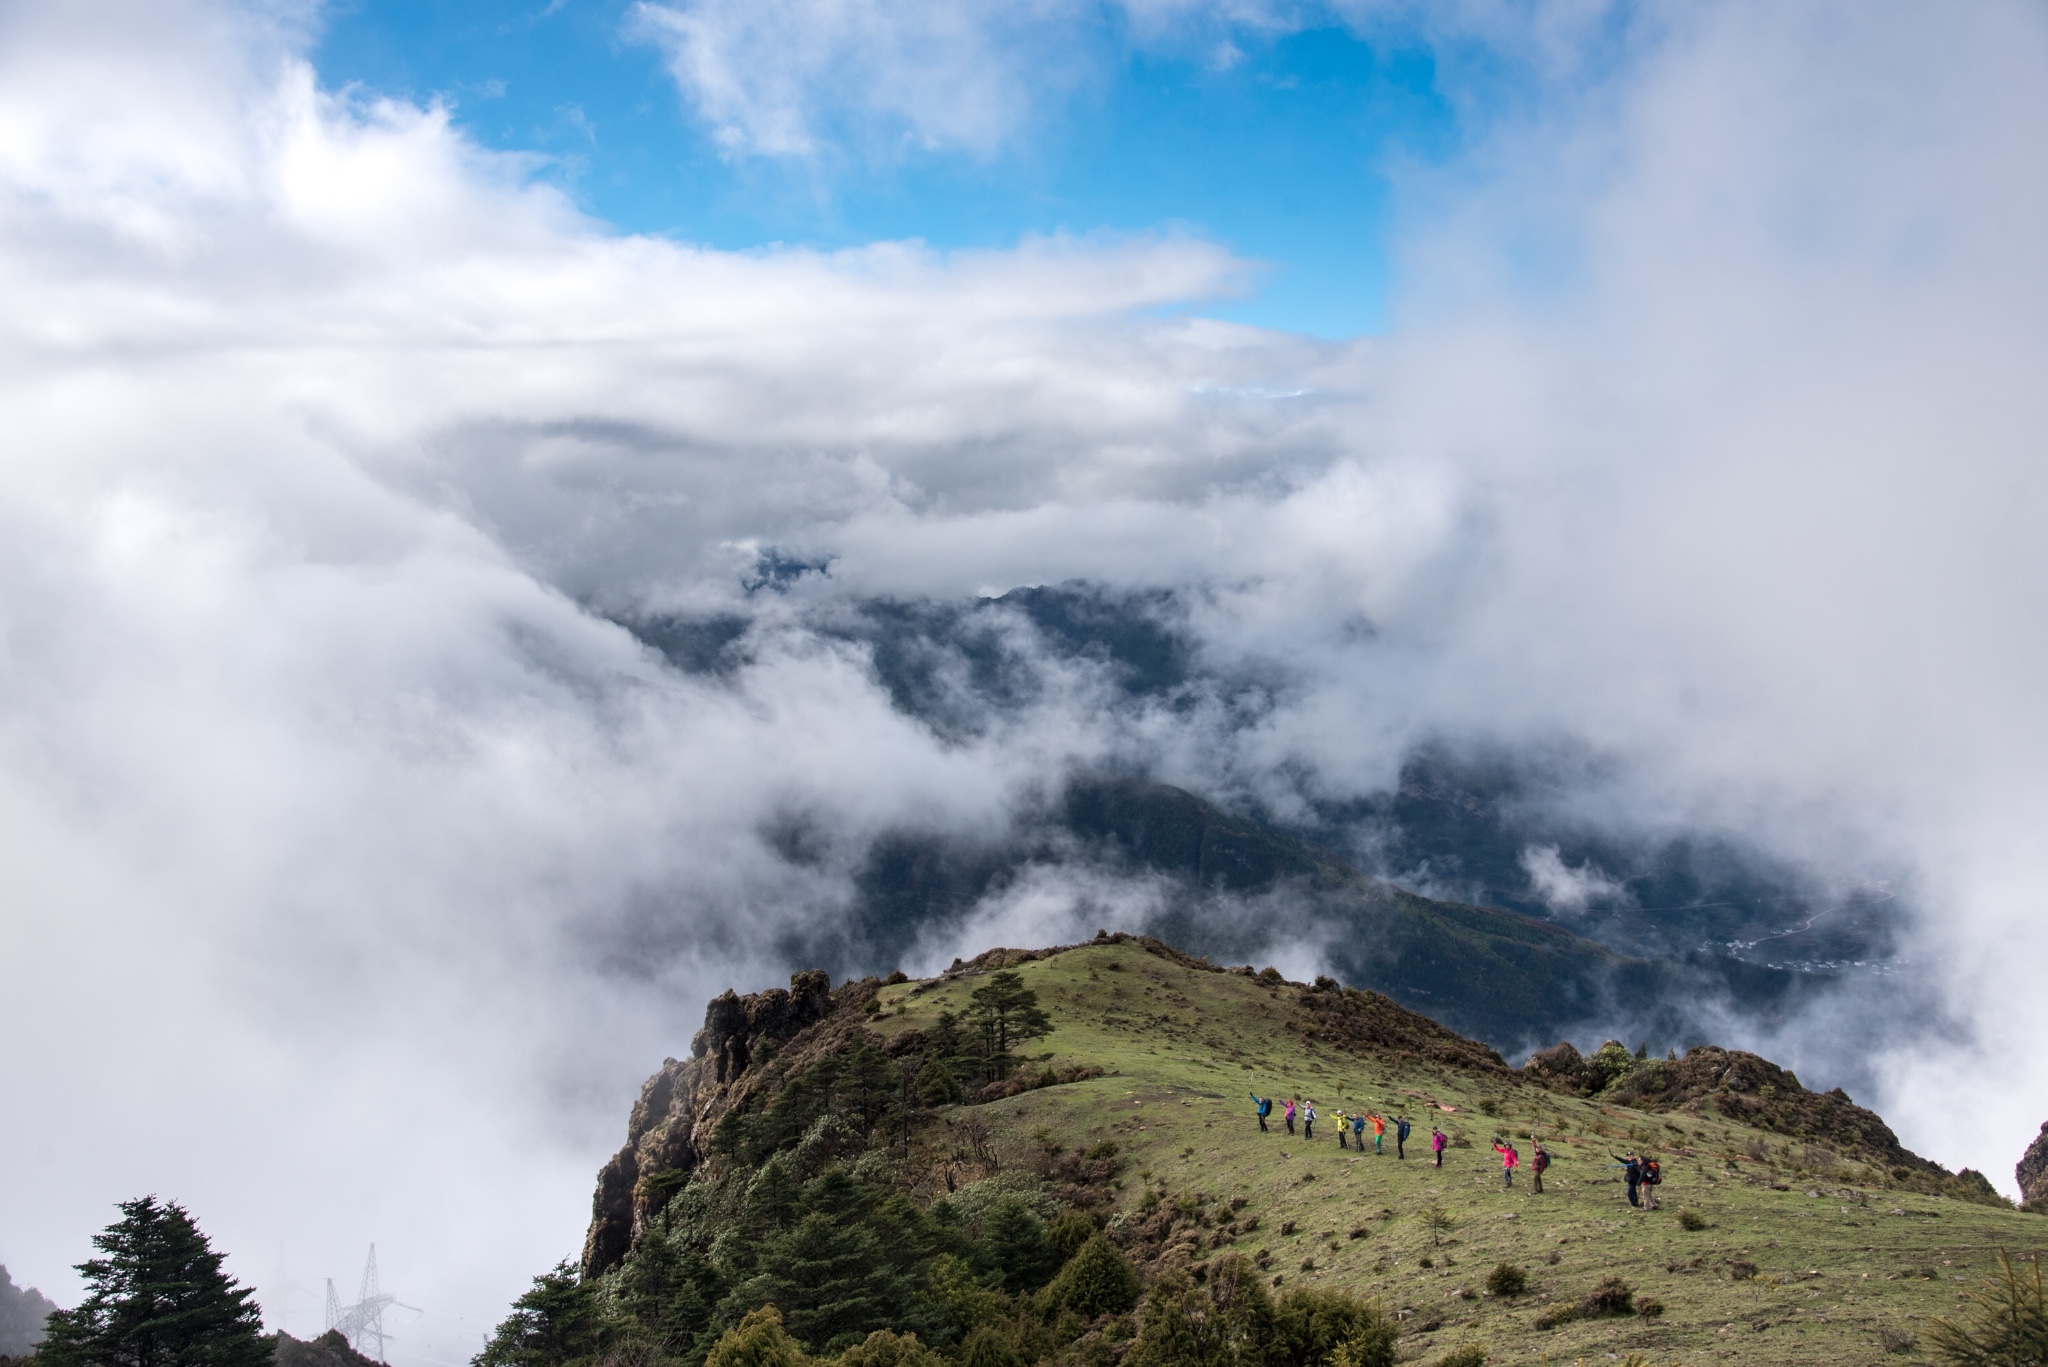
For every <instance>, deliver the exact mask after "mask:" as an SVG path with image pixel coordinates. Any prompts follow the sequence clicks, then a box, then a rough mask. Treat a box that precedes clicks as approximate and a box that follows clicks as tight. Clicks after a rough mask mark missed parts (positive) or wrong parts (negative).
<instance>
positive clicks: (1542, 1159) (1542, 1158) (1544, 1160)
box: [1535, 1149, 1550, 1172]
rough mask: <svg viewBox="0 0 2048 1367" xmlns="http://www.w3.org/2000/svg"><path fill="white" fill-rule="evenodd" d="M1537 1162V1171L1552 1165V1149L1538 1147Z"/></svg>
mask: <svg viewBox="0 0 2048 1367" xmlns="http://www.w3.org/2000/svg"><path fill="white" fill-rule="evenodd" d="M1535 1164H1536V1171H1538V1172H1542V1171H1543V1170H1544V1169H1546V1168H1548V1167H1549V1166H1550V1150H1549V1149H1538V1150H1536V1158H1535Z"/></svg>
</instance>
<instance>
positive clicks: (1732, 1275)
mask: <svg viewBox="0 0 2048 1367" xmlns="http://www.w3.org/2000/svg"><path fill="white" fill-rule="evenodd" d="M1755 1276H1756V1264H1755V1263H1753V1262H1750V1261H1749V1260H1748V1259H1747V1258H1737V1259H1735V1260H1734V1261H1733V1262H1731V1263H1729V1264H1728V1280H1729V1281H1731V1282H1746V1281H1749V1280H1750V1279H1751V1278H1753V1277H1755Z"/></svg>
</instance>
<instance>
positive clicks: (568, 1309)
mask: <svg viewBox="0 0 2048 1367" xmlns="http://www.w3.org/2000/svg"><path fill="white" fill-rule="evenodd" d="M598 1329H599V1323H598V1310H597V1299H596V1297H594V1296H593V1295H591V1291H590V1288H589V1287H587V1286H585V1285H583V1284H582V1282H581V1280H580V1279H579V1278H578V1276H577V1272H576V1265H575V1264H574V1263H570V1262H561V1263H557V1264H556V1265H555V1269H554V1271H552V1272H545V1273H542V1274H541V1275H540V1276H538V1277H535V1278H534V1279H533V1285H532V1286H530V1287H528V1288H527V1290H526V1294H525V1295H523V1296H521V1297H520V1298H519V1299H518V1300H516V1301H514V1302H512V1313H511V1314H509V1315H507V1316H506V1317H505V1321H504V1323H502V1324H500V1325H499V1326H498V1329H497V1332H496V1333H494V1334H492V1335H491V1341H490V1342H489V1343H487V1344H485V1345H484V1350H483V1351H482V1352H480V1353H478V1354H477V1355H476V1356H475V1357H473V1358H471V1359H470V1367H561V1364H563V1363H565V1362H574V1361H575V1360H577V1359H578V1358H585V1357H589V1356H590V1355H591V1354H593V1353H595V1352H596V1351H597V1346H598V1345H597V1336H598Z"/></svg>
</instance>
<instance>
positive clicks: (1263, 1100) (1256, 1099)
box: [1252, 1092, 1273, 1134]
mask: <svg viewBox="0 0 2048 1367" xmlns="http://www.w3.org/2000/svg"><path fill="white" fill-rule="evenodd" d="M1252 1106H1253V1108H1254V1113H1255V1114H1257V1116H1258V1117H1259V1133H1260V1134H1264V1133H1265V1132H1266V1117H1267V1116H1269V1115H1271V1114H1273V1098H1272V1097H1269V1096H1260V1095H1259V1094H1258V1093H1257V1092H1253V1093H1252Z"/></svg>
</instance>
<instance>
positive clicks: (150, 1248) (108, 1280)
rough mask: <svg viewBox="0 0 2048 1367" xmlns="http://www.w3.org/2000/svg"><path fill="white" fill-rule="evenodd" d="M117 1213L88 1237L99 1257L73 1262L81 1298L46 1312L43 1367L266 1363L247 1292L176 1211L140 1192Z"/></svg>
mask: <svg viewBox="0 0 2048 1367" xmlns="http://www.w3.org/2000/svg"><path fill="white" fill-rule="evenodd" d="M119 1209H120V1211H121V1218H120V1219H119V1220H118V1221H116V1222H115V1223H114V1224H111V1225H109V1226H107V1230H106V1232H105V1233H104V1234H96V1235H94V1236H93V1241H92V1242H93V1247H94V1248H97V1249H98V1250H100V1252H102V1253H104V1254H105V1255H106V1256H105V1257H103V1258H92V1259H88V1260H87V1261H85V1262H82V1263H80V1264H79V1265H78V1270H79V1271H80V1272H81V1273H83V1274H84V1275H85V1282H86V1286H87V1288H88V1290H87V1294H86V1297H85V1300H84V1301H82V1302H81V1303H80V1304H79V1306H78V1308H77V1309H76V1310H59V1311H57V1312H56V1313H55V1314H53V1315H51V1316H50V1319H49V1333H48V1336H47V1337H46V1338H45V1339H44V1340H43V1346H42V1351H41V1355H40V1361H41V1362H42V1364H43V1367H269V1363H270V1358H271V1343H270V1341H269V1340H268V1339H266V1338H264V1337H263V1317H262V1312H261V1311H260V1310H259V1309H258V1308H257V1306H256V1305H255V1303H254V1300H253V1297H254V1296H255V1292H253V1291H251V1290H250V1289H249V1288H247V1287H243V1286H238V1285H237V1284H236V1283H235V1280H234V1278H232V1277H230V1276H228V1275H227V1273H225V1272H223V1271H222V1270H221V1262H222V1259H223V1257H224V1256H225V1255H223V1254H219V1253H215V1252H214V1251H213V1250H212V1249H211V1248H210V1247H209V1246H208V1245H207V1242H206V1236H205V1235H204V1234H201V1233H200V1232H199V1227H198V1226H197V1225H196V1224H194V1223H193V1222H192V1217H191V1215H189V1214H188V1213H187V1212H186V1211H185V1208H184V1207H183V1206H180V1205H178V1204H177V1203H176V1202H174V1201H166V1202H163V1203H161V1204H160V1203H159V1202H158V1201H157V1199H156V1198H155V1197H154V1196H145V1197H143V1198H141V1199H140V1200H136V1201H123V1202H122V1203H121V1205H120V1207H119Z"/></svg>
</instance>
